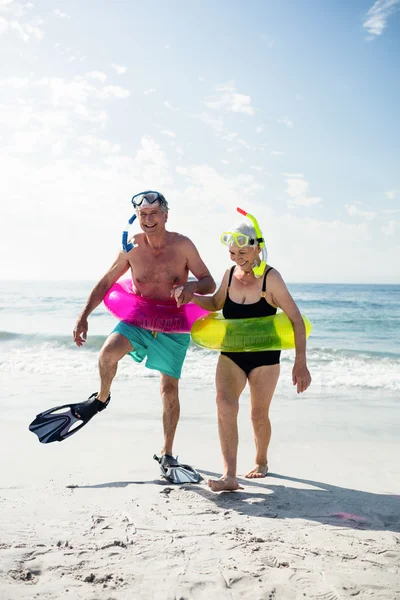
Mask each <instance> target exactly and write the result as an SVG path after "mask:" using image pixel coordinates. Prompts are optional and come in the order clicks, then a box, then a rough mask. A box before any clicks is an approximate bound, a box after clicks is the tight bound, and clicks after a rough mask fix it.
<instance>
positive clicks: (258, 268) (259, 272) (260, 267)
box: [236, 208, 267, 278]
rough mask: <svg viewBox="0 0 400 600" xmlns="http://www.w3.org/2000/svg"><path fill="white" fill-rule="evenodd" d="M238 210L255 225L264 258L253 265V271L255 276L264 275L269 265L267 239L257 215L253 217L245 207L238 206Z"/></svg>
mask: <svg viewBox="0 0 400 600" xmlns="http://www.w3.org/2000/svg"><path fill="white" fill-rule="evenodd" d="M236 210H237V211H238V213H240V214H241V215H243V216H245V217H247V218H248V219H250V221H251V222H252V223H253V225H254V229H255V230H256V236H257V242H258V244H259V246H260V248H261V250H262V260H261V262H260V264H259V265H257V266H256V267H253V273H254V276H255V277H257V278H258V277H262V276H263V274H264V271H265V267H266V266H267V249H266V246H265V241H264V238H263V235H262V232H261V229H260V226H259V224H258V222H257V219H256V218H255V217H253V215H251V214H250V213H248V212H246V211H245V210H243V208H237V209H236Z"/></svg>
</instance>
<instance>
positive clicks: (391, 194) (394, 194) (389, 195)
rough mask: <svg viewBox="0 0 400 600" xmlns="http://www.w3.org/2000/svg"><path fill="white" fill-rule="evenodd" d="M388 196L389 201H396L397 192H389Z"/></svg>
mask: <svg viewBox="0 0 400 600" xmlns="http://www.w3.org/2000/svg"><path fill="white" fill-rule="evenodd" d="M386 196H387V197H388V198H389V200H394V199H395V198H396V196H397V190H389V191H388V192H386Z"/></svg>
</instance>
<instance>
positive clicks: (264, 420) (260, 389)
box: [246, 365, 280, 479]
mask: <svg viewBox="0 0 400 600" xmlns="http://www.w3.org/2000/svg"><path fill="white" fill-rule="evenodd" d="M279 372H280V365H268V366H264V367H257V368H256V369H253V370H252V371H250V373H249V386H250V397H251V422H252V424H253V430H254V441H255V444H256V460H255V466H254V468H253V469H251V471H249V472H248V473H247V475H246V477H248V478H249V479H253V478H258V477H265V476H266V474H267V473H268V459H267V452H268V446H269V442H270V440H271V421H270V420H269V407H270V405H271V400H272V396H273V394H274V391H275V387H276V384H277V383H278V379H279Z"/></svg>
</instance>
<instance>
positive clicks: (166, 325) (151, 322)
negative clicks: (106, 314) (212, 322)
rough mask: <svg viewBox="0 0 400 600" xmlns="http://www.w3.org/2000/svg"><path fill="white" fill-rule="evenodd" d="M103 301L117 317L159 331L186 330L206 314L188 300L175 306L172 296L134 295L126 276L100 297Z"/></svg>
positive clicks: (188, 330) (174, 331) (182, 331)
mask: <svg viewBox="0 0 400 600" xmlns="http://www.w3.org/2000/svg"><path fill="white" fill-rule="evenodd" d="M104 304H105V305H106V307H107V309H108V310H109V311H110V313H112V314H113V315H114V316H115V317H118V319H120V320H121V321H125V322H126V323H130V324H131V325H137V326H138V327H142V328H143V329H149V330H150V331H159V332H162V333H189V332H190V330H191V328H192V325H193V323H194V322H195V321H196V320H197V319H199V318H200V317H203V316H204V315H206V314H208V311H207V310H204V309H203V308H200V306H197V305H196V304H192V303H191V302H189V304H184V305H183V306H180V307H179V308H178V307H177V306H176V302H175V300H171V301H169V300H154V299H153V298H143V297H142V296H138V295H137V294H135V292H134V291H133V289H132V281H131V280H130V279H124V280H122V281H118V282H117V283H114V285H113V286H112V287H111V288H110V289H109V290H108V292H107V294H106V295H105V297H104Z"/></svg>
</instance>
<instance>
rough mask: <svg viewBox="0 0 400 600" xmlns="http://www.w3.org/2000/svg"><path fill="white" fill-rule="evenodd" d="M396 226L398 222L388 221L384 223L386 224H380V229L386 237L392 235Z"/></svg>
mask: <svg viewBox="0 0 400 600" xmlns="http://www.w3.org/2000/svg"><path fill="white" fill-rule="evenodd" d="M397 228H398V222H397V221H388V222H387V223H386V225H382V227H381V231H382V233H383V234H384V235H387V236H388V237H392V236H393V235H394V234H395V233H396V231H397Z"/></svg>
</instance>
